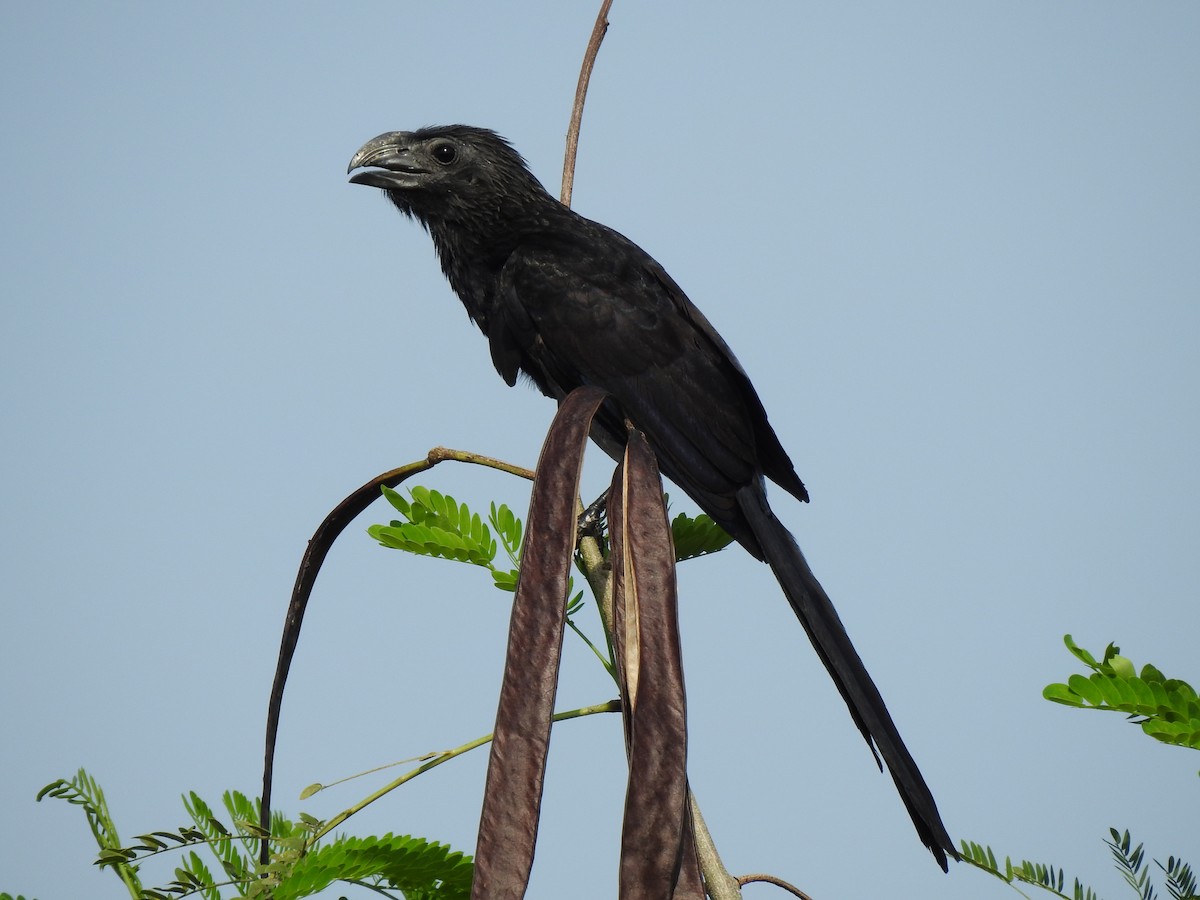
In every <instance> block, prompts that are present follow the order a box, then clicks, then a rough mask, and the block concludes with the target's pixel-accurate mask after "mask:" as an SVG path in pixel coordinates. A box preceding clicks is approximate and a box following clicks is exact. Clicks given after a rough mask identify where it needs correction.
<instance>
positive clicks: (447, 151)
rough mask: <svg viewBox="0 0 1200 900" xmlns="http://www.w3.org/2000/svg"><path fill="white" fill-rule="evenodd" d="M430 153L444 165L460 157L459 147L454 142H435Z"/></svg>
mask: <svg viewBox="0 0 1200 900" xmlns="http://www.w3.org/2000/svg"><path fill="white" fill-rule="evenodd" d="M429 155H430V156H432V157H433V158H434V159H436V160H437V161H438V162H440V163H441V164H442V165H443V166H448V165H450V163H452V162H454V161H455V160H456V159H458V148H457V147H455V146H454V145H453V144H451V143H449V142H447V141H443V142H442V143H440V144H434V145H433V147H432V148H430V151H429Z"/></svg>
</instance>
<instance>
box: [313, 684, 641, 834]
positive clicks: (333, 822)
mask: <svg viewBox="0 0 1200 900" xmlns="http://www.w3.org/2000/svg"><path fill="white" fill-rule="evenodd" d="M620 711H621V701H620V700H609V701H608V702H607V703H597V704H595V705H594V706H583V707H580V708H579V709H571V710H567V711H566V712H560V713H555V714H554V716H553V721H555V722H562V721H564V720H566V719H578V718H580V717H582V716H594V715H596V714H597V713H613V712H620ZM491 740H492V735H491V734H485V735H483V737H478V738H475V740H473V741H468V742H467V743H465V744H463V745H462V746H461V747H455V748H454V749H453V750H446V751H444V752H442V753H439V754H438V755H437V756H435V757H434V758H433V759H431V760H429V761H428V762H424V763H422V764H421V765H419V766H417V767H416V768H415V769H410V770H409V771H408V772H405V773H404V774H403V775H401V776H400V777H399V778H397V779H396V780H395V781H392V782H390V783H389V784H386V785H384V786H383V787H381V788H380V789H379V790H377V791H376V792H375V793H373V794H369V795H368V796H366V797H364V798H363V799H362V800H360V801H358V802H357V803H355V804H354V805H353V806H351V807H349V808H348V809H344V810H342V811H341V812H340V813H338V814H337V815H336V816H334V817H333V818H332V819H330V820H329V821H328V822H326V823H325V824H324V825H322V826H321V828H320V830H318V831H317V832H316V833H315V834H314V835H313V836H312V837H311V838H309V839H308V842H307V844H308V846H310V847H311V846H312V845H313V844H314V843H316V842H317V840H319V839H320V838H322V837H324V836H325V835H327V834H329V832H331V831H333V829H335V828H337V827H338V826H339V825H341V824H342V823H343V822H345V821H346V820H347V819H348V818H350V817H351V816H352V815H354V814H355V813H356V812H359V811H361V810H362V809H364V808H366V807H367V806H369V805H370V804H372V803H374V802H375V801H376V800H378V799H379V798H380V797H383V796H384V795H385V794H389V793H391V792H392V791H394V790H395V789H396V788H398V787H400V785H402V784H404V783H405V782H407V781H412V779H414V778H416V777H417V776H418V775H420V774H421V773H422V772H428V771H429V770H430V769H432V768H434V767H436V766H440V765H441V764H442V763H444V762H449V761H450V760H452V759H454V758H455V757H456V756H462V755H463V754H464V753H468V752H470V751H471V750H474V749H476V748H477V747H482V746H483V745H484V744H487V743H489V742H490V741H491Z"/></svg>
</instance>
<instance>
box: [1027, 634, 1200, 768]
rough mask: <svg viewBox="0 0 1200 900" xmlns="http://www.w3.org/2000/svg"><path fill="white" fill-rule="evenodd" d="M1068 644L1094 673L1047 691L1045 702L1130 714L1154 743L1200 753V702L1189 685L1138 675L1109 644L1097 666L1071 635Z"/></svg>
mask: <svg viewBox="0 0 1200 900" xmlns="http://www.w3.org/2000/svg"><path fill="white" fill-rule="evenodd" d="M1063 641H1064V643H1066V645H1067V649H1068V650H1070V651H1071V653H1072V654H1073V655H1074V656H1075V657H1076V658H1077V659H1079V660H1081V661H1082V662H1083V663H1084V665H1086V666H1087V667H1088V668H1090V669H1091V670H1092V673H1091V674H1090V675H1080V674H1075V675H1072V676H1071V677H1070V678H1069V679H1067V683H1066V684H1051V685H1047V686H1046V689H1045V690H1044V691H1042V696H1043V697H1045V698H1046V699H1047V700H1052V701H1053V702H1055V703H1062V704H1064V705H1066V706H1073V707H1076V708H1077V709H1102V710H1109V711H1112V712H1123V713H1126V714H1127V715H1129V716H1130V717H1131V718H1132V719H1133V720H1134V724H1136V725H1141V726H1142V731H1144V732H1145V733H1146V734H1148V735H1150V737H1152V738H1154V739H1155V740H1157V741H1162V742H1163V743H1164V744H1174V745H1176V746H1180V747H1191V748H1192V749H1193V750H1200V700H1198V699H1197V697H1196V691H1195V689H1194V688H1193V687H1192V686H1191V685H1190V684H1188V683H1187V682H1186V681H1180V680H1179V679H1178V678H1167V677H1166V676H1165V675H1163V673H1162V672H1160V671H1159V670H1158V669H1156V668H1155V667H1154V666H1152V665H1149V664H1147V665H1144V666H1142V670H1141V672H1140V673H1138V672H1137V671H1136V670H1135V668H1134V665H1133V662H1132V661H1130V660H1129V659H1127V658H1126V657H1124V656H1121V655H1120V654H1121V648H1120V647H1118V646H1116V645H1115V644H1109V645H1108V646H1107V647H1106V648H1105V650H1104V654H1103V656H1102V658H1101V659H1100V660H1097V659H1096V658H1095V657H1094V656H1093V655H1092V654H1091V653H1089V652H1088V651H1087V650H1084V649H1083V648H1082V647H1079V646H1078V645H1077V644H1076V643H1075V642H1074V640H1072V639H1071V636H1070V635H1069V634H1068V635H1066V636H1065V637H1064V638H1063Z"/></svg>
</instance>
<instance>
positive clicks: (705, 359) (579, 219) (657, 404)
mask: <svg viewBox="0 0 1200 900" xmlns="http://www.w3.org/2000/svg"><path fill="white" fill-rule="evenodd" d="M356 169H363V170H364V171H361V172H357V173H356V174H354V175H353V177H351V179H350V181H352V182H353V183H355V184H365V185H369V186H372V187H377V188H382V189H383V190H384V191H386V192H387V195H388V197H389V198H390V199H391V201H392V203H394V204H395V205H396V207H397V208H398V209H399V210H400V211H401V212H402V213H404V214H405V215H406V216H409V217H411V218H413V219H416V220H417V221H418V222H419V223H420V224H421V225H422V226H424V228H425V229H426V230H427V231H428V232H429V234H430V236H431V237H432V238H433V244H434V247H435V248H436V249H437V255H438V259H439V260H440V261H441V265H442V271H443V272H444V273H445V275H446V278H447V279H448V280H449V282H450V286H451V287H452V288H453V289H454V292H455V293H456V294H458V296H459V299H460V300H462V302H463V305H464V306H466V308H467V313H468V315H469V316H470V317H471V319H472V320H473V321H474V322H475V324H476V325H478V326H479V328H480V330H482V331H483V333H484V334H485V335H486V336H487V339H488V343H489V345H490V347H491V351H492V362H493V363H494V364H495V366H496V370H497V371H498V372H499V373H500V376H501V377H502V378H503V379H504V380H505V381H506V382H508V384H509V385H510V386H511V385H513V384H515V383H516V381H517V376H518V375H519V374H522V373H523V374H525V375H526V376H528V377H529V378H530V379H531V380H532V381H533V382H534V384H536V385H537V386H538V388H540V389H541V391H542V393H544V394H546V395H547V396H548V397H552V398H554V399H555V400H557V401H561V400H562V399H563V398H564V397H566V395H567V394H568V393H570V392H571V391H572V390H573V389H575V388H577V387H580V386H581V385H585V384H587V385H595V386H597V387H600V388H603V389H604V390H605V391H607V392H608V393H609V394H610V395H611V399H610V400H608V401H606V403H605V405H604V406H603V407H602V408H601V411H600V414H599V415H598V416H597V418H596V420H595V423H594V425H593V427H592V438H593V440H595V441H596V442H597V443H598V444H599V445H600V446H601V447H602V448H603V449H604V450H605V451H606V452H607V453H608V454H609V455H612V456H614V457H617V458H619V456H620V454H621V453H622V452H623V448H624V445H625V436H626V424H625V420H626V419H628V420H629V422H631V423H632V424H633V425H635V426H636V427H637V428H638V429H639V430H641V431H642V432H644V433H645V435H646V437H647V438H648V439H649V442H650V445H651V447H652V448H653V449H654V452H655V454H656V455H657V456H658V461H659V465H660V467H661V469H662V472H663V474H664V475H666V476H667V477H668V478H670V479H671V480H672V481H674V482H675V483H676V484H677V485H679V487H681V488H682V489H683V490H684V491H685V492H687V494H688V495H689V496H690V497H691V498H692V499H693V500H694V501H695V502H696V503H697V504H698V505H699V506H700V508H701V509H703V510H704V511H705V512H706V513H708V515H710V516H711V517H712V518H713V519H714V520H715V521H716V522H717V523H719V524H720V525H721V526H722V527H723V528H724V529H725V530H726V531H728V532H729V533H730V534H731V535H733V537H734V538H735V539H736V540H737V541H738V542H739V543H740V544H741V545H742V546H743V547H745V548H746V550H747V551H748V552H749V553H750V554H752V555H753V556H755V557H756V558H758V559H760V560H765V561H766V562H767V563H768V564H769V565H770V566H771V569H772V571H774V573H775V577H776V578H777V579H778V580H779V583H780V585H782V587H783V591H784V593H785V594H786V595H787V598H788V600H789V601H790V602H791V604H792V608H793V609H794V610H795V611H796V615H797V616H798V617H799V618H800V622H801V624H802V625H803V626H804V629H805V630H806V631H807V632H808V636H809V638H811V639H812V642H813V646H814V647H816V650H817V653H818V654H819V655H820V657H821V659H822V661H823V662H824V663H825V667H826V668H827V669H828V670H829V674H830V675H831V676H832V678H833V680H834V682H835V683H836V684H837V687H838V690H839V691H840V692H841V695H842V697H843V699H844V700H845V701H846V705H847V706H849V708H850V714H851V715H852V716H853V717H854V721H855V724H857V725H858V728H859V730H860V731H861V732H862V734H863V737H865V738H866V740H867V744H868V745H869V746H870V747H871V748H872V752H875V754H876V762H879V757H880V756H882V757H883V761H884V762H886V763H887V766H888V770H889V771H890V772H891V775H892V778H893V779H894V780H895V782H896V787H897V788H898V789H899V791H900V796H901V797H902V798H903V800H904V805H905V806H906V807H907V808H908V812H909V815H910V816H912V820H913V822H914V824H915V825H916V827H917V833H918V834H919V835H920V837H921V840H922V841H923V842H924V843H925V846H927V847H928V848H929V849H930V850H931V851H932V852H933V855H934V857H935V858H936V859H937V861H938V863H939V864H940V865H941V867H942V868H943V869H946V868H947V863H946V857H947V855H950V856H952V857H955V858H957V854H956V853H955V850H954V844H953V842H952V841H951V839H950V836H949V835H948V834H947V833H946V828H945V826H944V825H943V824H942V820H941V817H940V815H939V814H938V810H937V805H936V804H935V802H934V799H933V795H932V794H931V793H930V791H929V788H928V787H927V786H926V784H925V779H924V778H923V777H922V776H921V773H920V771H919V770H918V769H917V764H916V763H915V762H914V761H913V758H912V756H911V755H910V754H909V752H908V749H907V748H906V747H905V746H904V741H903V740H902V739H901V738H900V733H899V732H898V731H897V730H896V726H895V724H894V723H893V722H892V717H891V715H889V713H888V711H887V707H886V706H885V705H884V702H883V698H882V697H881V696H880V695H879V690H878V689H877V688H876V687H875V683H874V682H873V681H872V680H871V676H870V675H869V674H868V673H867V670H866V668H865V667H864V666H863V663H862V660H861V659H859V656H858V653H857V651H855V649H854V645H853V644H851V642H850V637H849V636H848V635H847V634H846V629H845V627H844V626H843V625H842V622H841V620H840V619H839V618H838V614H837V611H836V610H835V609H834V607H833V604H832V602H831V601H830V600H829V597H828V596H827V595H826V593H825V591H824V589H823V588H822V587H821V585H820V584H819V583H818V582H817V579H816V577H815V576H814V575H813V574H812V571H811V570H810V569H809V567H808V563H807V562H805V559H804V556H803V555H802V554H801V552H800V548H799V547H798V546H797V544H796V541H795V539H794V538H793V537H792V535H791V533H790V532H789V531H788V530H787V529H786V528H785V527H784V526H783V525H782V524H781V523H780V521H779V520H778V519H776V518H775V515H774V514H773V513H772V512H771V508H770V506H769V505H768V503H767V495H766V487H765V483H764V477H765V478H769V479H770V480H771V481H773V482H775V483H776V484H777V485H779V486H780V487H781V488H783V489H784V490H786V491H787V492H788V493H790V494H792V495H793V496H794V497H796V498H797V499H798V500H802V501H807V500H808V491H806V490H805V488H804V484H803V483H802V482H801V481H800V478H799V477H798V476H797V475H796V472H795V469H794V467H793V465H792V461H791V460H790V459H789V458H788V455H787V452H786V451H785V450H784V449H783V446H782V445H781V444H780V442H779V438H778V437H776V435H775V431H774V429H772V427H771V424H770V423H769V422H768V421H767V414H766V411H765V410H764V409H763V405H762V402H761V401H760V400H759V399H758V394H757V393H756V392H755V390H754V386H753V385H752V384H751V383H750V379H749V378H748V377H747V375H746V372H745V371H744V370H743V369H742V367H741V364H740V363H738V361H737V359H736V358H735V357H734V355H733V352H732V351H731V350H730V349H729V347H728V345H726V343H725V341H724V340H723V339H722V338H721V336H720V335H719V334H717V331H716V329H714V328H713V327H712V325H711V324H709V322H708V320H707V319H706V318H705V317H704V315H703V314H702V313H701V312H700V310H698V309H697V308H696V307H695V306H693V305H692V302H691V301H690V300H689V299H688V298H687V295H685V294H684V292H683V290H682V289H681V288H680V287H679V285H677V284H676V283H675V282H674V280H673V279H672V278H671V276H670V275H668V274H667V273H666V271H665V270H664V269H663V267H662V266H660V265H659V264H658V263H657V262H655V261H654V259H653V258H652V257H651V256H650V255H649V254H648V253H646V252H645V251H644V250H642V249H641V248H640V247H638V246H637V245H636V244H634V243H633V242H632V241H630V240H629V239H628V238H626V237H624V236H623V235H621V234H618V233H617V232H616V231H613V230H612V229H611V228H608V227H606V226H604V225H601V224H599V223H598V222H593V221H591V220H589V219H585V218H584V217H583V216H581V215H579V214H578V213H575V212H574V211H572V210H571V209H568V208H567V207H566V206H563V205H562V204H561V203H559V202H558V200H556V199H555V198H554V197H552V196H551V195H550V194H549V193H547V192H546V190H545V188H543V187H542V185H541V184H540V183H539V182H538V180H537V179H536V178H535V177H534V176H533V174H532V173H531V172H530V171H529V169H528V167H527V166H526V164H525V161H524V160H523V159H522V158H521V156H520V154H518V153H517V151H516V150H514V149H513V148H512V146H511V145H510V144H509V143H508V142H507V141H505V140H504V139H503V138H501V137H500V136H499V135H497V134H496V133H495V132H492V131H488V130H486V129H483V128H474V127H470V126H466V125H449V126H439V127H431V128H422V129H420V130H418V131H394V132H389V133H387V134H381V135H379V136H378V137H376V138H373V139H372V140H370V141H368V142H367V143H366V144H365V145H363V147H362V148H361V149H360V150H359V151H358V152H357V153H355V154H354V158H353V159H352V160H351V161H350V167H349V169H348V170H347V171H348V172H353V171H354V170H356ZM876 748H877V752H876ZM881 768H882V766H881Z"/></svg>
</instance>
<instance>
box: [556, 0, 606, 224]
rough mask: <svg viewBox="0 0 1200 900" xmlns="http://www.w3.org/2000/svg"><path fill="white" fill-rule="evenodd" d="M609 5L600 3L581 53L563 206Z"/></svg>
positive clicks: (565, 165)
mask: <svg viewBox="0 0 1200 900" xmlns="http://www.w3.org/2000/svg"><path fill="white" fill-rule="evenodd" d="M611 6H612V0H604V2H603V3H601V4H600V13H599V15H597V16H596V24H595V25H594V26H593V27H592V36H591V39H590V40H588V45H587V50H586V51H584V54H583V68H582V69H580V70H579V84H578V85H576V87H575V105H574V106H573V107H572V108H571V124H570V126H569V127H568V128H567V155H566V158H565V159H564V160H563V179H562V197H561V199H562V204H563V206H570V205H571V189H572V188H573V187H574V185H575V155H576V153H577V152H578V150H579V126H580V123H581V122H582V121H583V101H584V100H585V99H586V98H587V90H588V82H589V81H590V80H591V77H592V67H593V66H595V65H596V54H597V53H599V52H600V43H601V42H602V41H603V40H604V33H605V32H606V31H608V10H609V7H611Z"/></svg>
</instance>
